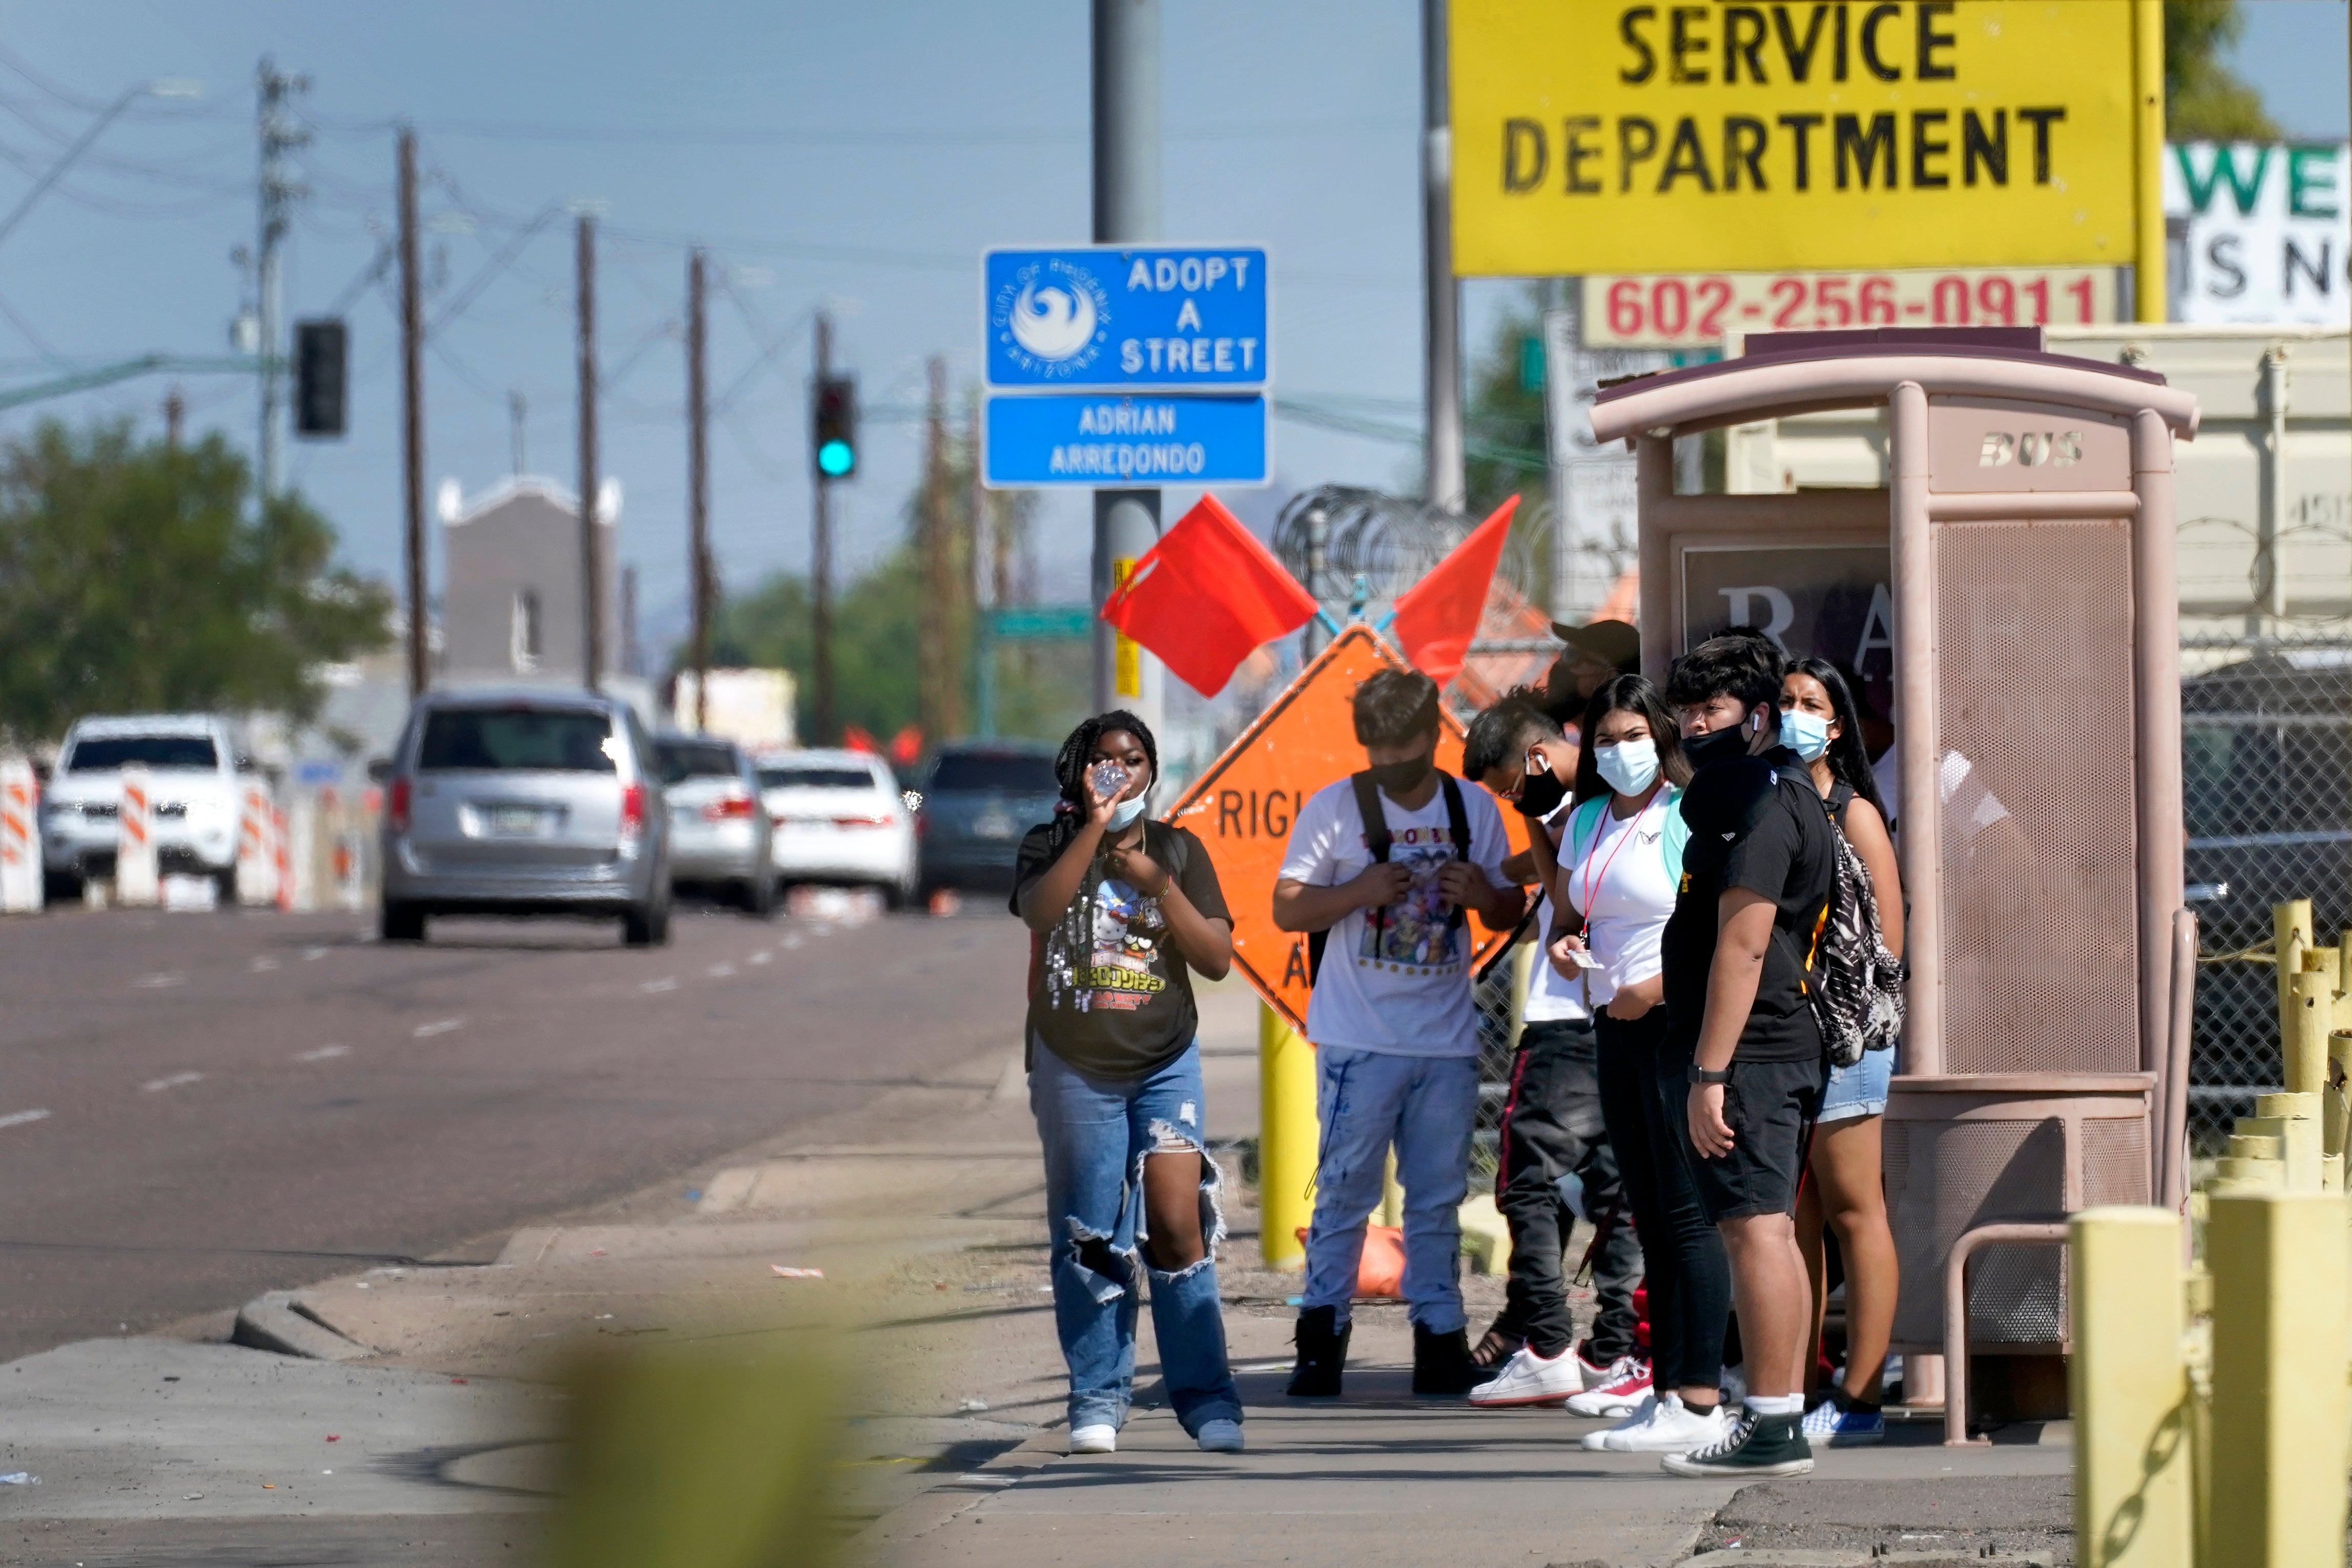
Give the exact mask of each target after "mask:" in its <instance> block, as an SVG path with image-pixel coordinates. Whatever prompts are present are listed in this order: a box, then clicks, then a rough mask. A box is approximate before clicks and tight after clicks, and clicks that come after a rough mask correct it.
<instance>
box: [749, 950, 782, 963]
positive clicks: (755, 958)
mask: <svg viewBox="0 0 2352 1568" xmlns="http://www.w3.org/2000/svg"><path fill="white" fill-rule="evenodd" d="M775 956H776V955H775V954H774V953H772V952H769V951H767V949H765V948H761V950H760V951H759V952H755V953H753V954H752V955H751V962H752V963H767V962H768V961H769V960H770V959H772V958H773V957H775Z"/></svg>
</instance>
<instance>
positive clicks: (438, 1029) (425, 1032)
mask: <svg viewBox="0 0 2352 1568" xmlns="http://www.w3.org/2000/svg"><path fill="white" fill-rule="evenodd" d="M465 1026H466V1020H465V1019H463V1018H439V1019H436V1020H435V1021H434V1022H432V1023H430V1024H419V1025H417V1026H416V1027H415V1028H414V1029H411V1030H410V1031H409V1035H410V1037H413V1038H415V1039H419V1040H423V1039H430V1038H431V1037H433V1036H435V1035H446V1034H447V1033H448V1032H449V1031H450V1030H452V1029H462V1028H464V1027H465Z"/></svg>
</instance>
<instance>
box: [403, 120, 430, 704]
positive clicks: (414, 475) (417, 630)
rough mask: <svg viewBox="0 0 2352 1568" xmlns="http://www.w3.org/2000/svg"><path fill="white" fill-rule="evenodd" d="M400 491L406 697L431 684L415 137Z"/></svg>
mask: <svg viewBox="0 0 2352 1568" xmlns="http://www.w3.org/2000/svg"><path fill="white" fill-rule="evenodd" d="M400 488H401V504H402V510H403V519H402V521H403V524H404V526H403V529H402V543H401V551H402V564H403V566H404V568H405V569H406V575H407V580H408V695H409V697H410V698H411V699H412V700H413V699H415V698H417V697H421V696H423V695H424V694H425V688H426V687H428V686H430V685H432V684H433V667H432V665H431V663H430V662H429V660H428V649H427V647H426V646H425V303H424V293H423V281H422V279H420V278H419V277H418V276H417V267H416V132H414V131H411V130H409V129H408V128H407V127H406V126H403V127H402V128H401V132H400Z"/></svg>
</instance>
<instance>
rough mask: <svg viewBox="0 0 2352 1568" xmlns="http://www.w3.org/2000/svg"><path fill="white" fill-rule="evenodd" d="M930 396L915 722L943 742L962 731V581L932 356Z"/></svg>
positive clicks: (943, 365)
mask: <svg viewBox="0 0 2352 1568" xmlns="http://www.w3.org/2000/svg"><path fill="white" fill-rule="evenodd" d="M929 372H930V374H929V392H930V397H929V404H928V406H927V407H926V408H925V410H924V415H923V507H922V512H921V514H920V518H919V523H918V527H919V529H920V535H919V544H920V552H921V554H922V558H923V602H924V605H925V606H926V613H925V614H924V616H923V617H922V619H921V621H920V623H919V626H918V627H917V633H916V635H917V637H918V639H919V640H918V644H917V649H916V662H917V665H918V668H919V669H920V671H921V677H920V680H919V684H918V686H917V688H916V697H917V703H916V706H917V710H918V719H917V722H918V723H919V724H920V725H921V727H922V731H923V734H924V737H925V738H926V739H928V740H933V741H940V740H946V739H947V738H949V737H950V736H951V735H953V734H955V733H956V732H957V731H960V730H961V729H962V727H963V723H962V721H963V712H962V709H963V704H962V702H961V700H959V699H960V697H961V690H960V686H961V682H960V679H959V676H960V674H961V672H960V671H959V670H958V668H957V664H958V660H957V658H956V657H955V650H956V647H957V637H958V635H959V633H960V632H961V627H962V623H963V615H962V607H963V606H962V598H963V595H962V593H961V585H960V583H959V579H960V578H961V576H962V572H961V563H960V556H961V552H960V551H958V550H957V548H956V533H957V529H956V526H955V521H954V506H955V498H954V497H953V496H952V495H950V493H949V491H950V477H949V473H948V362H947V361H946V359H945V358H943V357H942V356H940V355H939V354H933V355H932V356H931V362H930V366H929Z"/></svg>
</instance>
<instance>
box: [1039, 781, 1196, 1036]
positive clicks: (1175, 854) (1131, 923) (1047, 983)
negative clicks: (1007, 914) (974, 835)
mask: <svg viewBox="0 0 2352 1568" xmlns="http://www.w3.org/2000/svg"><path fill="white" fill-rule="evenodd" d="M1050 831H1051V830H1050V829H1049V828H1048V827H1047V826H1045V825H1044V824H1040V825H1039V826H1035V827H1033V828H1031V829H1030V830H1029V834H1028V837H1025V838H1024V839H1023V840H1022V841H1021V854H1020V858H1019V859H1018V860H1017V861H1016V862H1015V863H1014V871H1013V879H1014V885H1015V888H1016V891H1015V893H1014V895H1013V897H1014V900H1015V901H1016V902H1017V901H1018V900H1019V898H1020V892H1021V891H1022V890H1025V889H1027V888H1028V886H1029V884H1030V883H1032V882H1034V881H1035V880H1036V879H1038V878H1040V877H1042V876H1044V875H1045V872H1046V871H1047V869H1048V868H1050V867H1051V865H1052V861H1051V860H1050V859H1049V858H1047V856H1046V852H1045V851H1046V843H1047V838H1048V834H1049V833H1050ZM1143 847H1144V853H1146V854H1147V855H1149V856H1150V857H1151V858H1152V860H1153V861H1155V862H1156V863H1157V864H1158V865H1160V867H1161V868H1163V869H1166V870H1169V871H1171V872H1173V873H1174V874H1175V878H1176V885H1177V886H1178V887H1180V888H1181V889H1183V890H1184V897H1185V898H1186V899H1187V900H1191V902H1192V907H1193V908H1194V909H1195V910H1199V911H1200V912H1201V914H1202V916H1203V917H1204V918H1206V919H1209V920H1230V919H1231V918H1232V917H1231V916H1230V915H1229V914H1228V913H1227V911H1226V909H1225V895H1224V890H1223V889H1221V888H1220V887H1219V886H1218V885H1217V868H1216V867H1215V866H1214V865H1213V864H1212V863H1211V861H1210V859H1209V851H1208V850H1207V848H1206V847H1203V846H1202V843H1201V841H1200V840H1199V839H1198V838H1195V837H1192V834H1190V833H1188V832H1186V831H1185V830H1184V829H1183V828H1181V827H1171V826H1167V825H1166V824H1164V823H1158V822H1147V823H1145V824H1144V827H1143ZM1038 959H1039V962H1038V964H1037V971H1036V973H1034V974H1033V975H1032V976H1031V988H1030V993H1029V1027H1030V1029H1031V1030H1032V1031H1034V1033H1035V1035H1036V1036H1037V1037H1038V1038H1039V1039H1041V1040H1043V1041H1045V1046H1046V1048H1047V1049H1049V1050H1051V1051H1052V1052H1053V1053H1054V1054H1055V1056H1057V1057H1059V1058H1062V1059H1063V1060H1064V1061H1066V1062H1067V1063H1069V1064H1070V1065H1071V1066H1072V1067H1074V1068H1077V1069H1078V1070H1079V1071H1081V1072H1089V1073H1094V1074H1097V1076H1099V1077H1103V1078H1139V1077H1141V1076H1142V1075H1144V1074H1145V1073H1148V1072H1150V1071H1152V1070H1153V1069H1154V1068H1160V1067H1162V1066H1164V1065H1166V1064H1167V1063H1168V1062H1169V1061H1171V1060H1172V1059H1173V1058H1176V1057H1177V1056H1179V1055H1181V1053H1182V1051H1183V1049H1184V1047H1186V1046H1188V1045H1190V1044H1192V1036H1193V1033H1194V1031H1195V1029H1196V1028H1197V1026H1198V1025H1199V1022H1200V1015H1199V1012H1198V1010H1197V1008H1196V1007H1195V1006H1194V1005H1193V1001H1192V971H1191V970H1189V969H1187V968H1186V967H1185V964H1184V959H1183V956H1182V955H1181V953H1179V952H1177V951H1176V948H1175V945H1174V943H1173V942H1171V940H1170V937H1169V931H1168V920H1167V917H1166V916H1165V915H1164V914H1163V913H1162V912H1161V911H1160V900H1158V899H1147V898H1145V897H1144V896H1143V895H1142V894H1140V893H1139V892H1138V891H1136V889H1134V888H1132V887H1130V886H1129V885H1128V884H1127V883H1126V882H1124V881H1121V880H1120V879H1118V878H1116V877H1112V876H1109V875H1108V874H1107V873H1106V871H1105V858H1104V857H1103V856H1101V855H1099V854H1098V855H1097V856H1096V857H1095V858H1094V861H1093V863H1092V864H1090V865H1089V866H1088V867H1087V873H1086V876H1085V878H1084V879H1081V880H1080V882H1079V884H1078V894H1077V897H1076V898H1075V899H1073V900H1070V907H1069V909H1068V910H1066V911H1064V913H1063V915H1062V918H1061V920H1060V921H1057V922H1056V923H1055V926H1054V929H1053V930H1051V931H1047V932H1046V933H1045V937H1044V939H1043V944H1042V951H1041V952H1039V954H1038Z"/></svg>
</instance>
